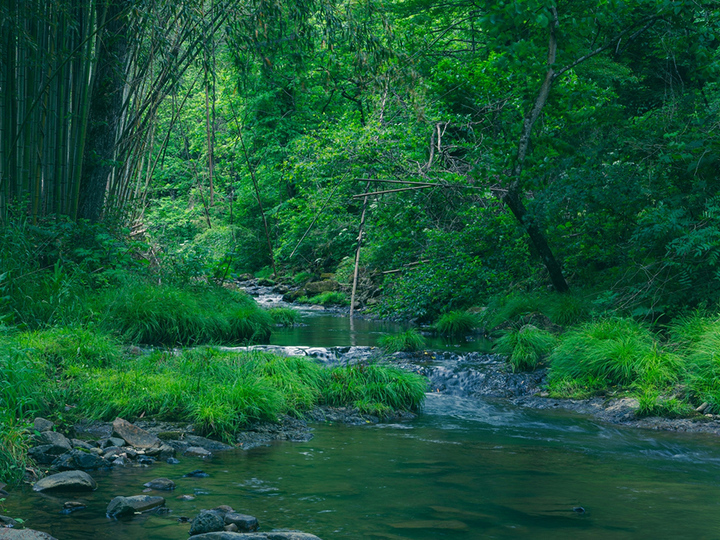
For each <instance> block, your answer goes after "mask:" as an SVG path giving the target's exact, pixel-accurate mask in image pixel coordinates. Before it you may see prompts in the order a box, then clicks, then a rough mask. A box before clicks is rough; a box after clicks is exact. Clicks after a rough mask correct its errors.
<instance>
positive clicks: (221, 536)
mask: <svg viewBox="0 0 720 540" xmlns="http://www.w3.org/2000/svg"><path fill="white" fill-rule="evenodd" d="M193 540H320V538H318V537H317V536H315V535H314V534H308V533H303V532H299V531H276V532H253V533H236V532H227V531H223V532H209V533H205V534H199V535H197V536H193Z"/></svg>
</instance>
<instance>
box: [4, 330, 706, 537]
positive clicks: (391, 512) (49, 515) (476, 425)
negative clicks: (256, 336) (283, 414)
mask: <svg viewBox="0 0 720 540" xmlns="http://www.w3.org/2000/svg"><path fill="white" fill-rule="evenodd" d="M372 331H375V330H372ZM378 331H379V330H378ZM346 338H347V334H346ZM293 344H294V345H320V343H299V342H295V343H293ZM323 344H324V345H350V343H347V342H346V343H340V342H338V343H323ZM356 344H358V345H363V344H369V343H356ZM719 443H720V441H718V439H717V437H716V436H710V435H700V434H676V433H661V432H653V431H642V430H632V429H628V428H617V427H613V426H609V425H605V424H601V423H599V422H596V421H594V420H592V419H587V418H584V417H582V416H578V415H575V414H572V413H566V412H551V411H550V412H549V411H533V410H527V409H520V408H517V407H514V406H512V405H509V404H507V403H506V402H503V401H492V400H480V399H474V398H464V397H459V396H451V395H444V394H429V395H428V398H427V402H426V405H425V409H424V412H423V414H421V415H420V416H419V417H418V418H417V419H415V420H413V421H410V422H407V423H399V424H378V425H365V426H345V425H316V426H315V427H314V438H313V439H312V440H311V441H309V442H303V443H292V442H283V443H276V444H274V445H273V446H270V447H261V448H255V449H252V450H248V451H242V450H237V451H228V452H221V453H218V454H217V455H216V457H215V458H213V459H212V460H211V461H208V462H202V461H199V460H196V459H193V458H181V463H180V464H179V465H168V464H165V463H158V464H155V465H152V466H151V467H146V468H128V469H116V470H112V471H107V472H102V471H101V472H93V473H92V475H93V477H94V478H95V479H96V480H97V482H98V485H99V488H98V490H97V491H96V492H94V493H92V494H91V495H72V494H63V495H40V494H35V493H33V492H32V491H31V490H30V489H28V488H22V489H21V490H19V491H15V492H13V493H12V494H11V495H10V497H8V498H7V500H6V501H5V502H3V503H2V506H0V513H2V514H5V515H10V516H12V517H20V518H24V519H25V520H26V525H27V526H28V527H31V528H34V529H38V530H43V531H46V532H49V533H51V534H52V535H53V536H55V537H56V538H58V539H59V540H71V539H73V540H74V539H94V540H95V539H97V540H101V539H112V540H122V539H144V538H147V539H158V540H159V539H178V540H179V539H183V540H184V539H186V538H187V537H188V530H189V525H188V524H187V523H180V522H179V521H178V518H179V517H181V516H186V517H189V518H192V517H194V516H195V515H197V513H198V512H199V511H200V510H201V509H209V508H213V507H215V506H218V505H221V504H227V505H230V506H232V507H233V508H234V509H235V510H236V511H239V512H243V513H247V514H252V515H254V516H256V517H257V518H258V519H259V520H260V526H261V530H264V531H269V530H271V529H272V528H289V529H298V530H302V531H305V532H310V533H313V534H316V535H318V536H319V537H320V538H322V539H323V540H332V539H335V538H338V539H340V538H354V539H364V538H367V539H406V540H430V539H438V538H443V539H458V540H460V539H475V538H533V539H557V538H568V539H575V538H577V539H585V538H593V539H594V538H598V539H605V538H611V539H625V538H633V539H636V538H652V539H657V538H673V539H675V538H678V539H679V538H688V539H701V538H708V539H711V538H720V444H719ZM197 468H202V469H203V470H204V471H206V472H207V473H209V474H210V476H209V477H208V478H182V475H183V474H185V473H187V472H189V471H191V470H193V469H197ZM163 476H164V477H168V478H171V479H172V480H174V481H175V482H176V484H177V488H176V490H175V491H174V492H172V493H156V494H159V495H163V496H165V497H166V498H167V508H168V509H169V512H168V513H166V514H152V513H151V514H146V515H139V516H135V517H133V518H131V519H122V520H110V519H108V518H106V517H105V515H104V512H105V508H106V506H107V504H108V502H109V501H110V500H111V499H112V498H113V497H114V496H116V495H126V496H129V495H136V494H139V493H141V492H142V489H143V488H142V484H143V483H144V482H147V481H148V480H151V479H153V478H157V477H163ZM181 495H194V496H195V497H196V498H195V499H194V500H192V501H181V500H179V499H178V497H179V496H181ZM67 500H80V501H85V502H87V504H88V508H87V509H86V510H82V511H79V512H76V513H73V514H70V515H61V514H60V513H59V511H60V509H61V507H62V503H63V502H65V501H67Z"/></svg>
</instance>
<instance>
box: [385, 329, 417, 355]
mask: <svg viewBox="0 0 720 540" xmlns="http://www.w3.org/2000/svg"><path fill="white" fill-rule="evenodd" d="M378 345H380V347H382V348H383V349H384V350H385V352H387V353H390V354H392V353H396V352H400V351H402V352H414V351H419V350H421V349H423V348H424V347H425V338H423V337H422V335H421V334H420V332H418V331H417V330H416V329H415V328H411V329H410V330H407V331H405V332H400V333H399V334H393V335H390V336H383V337H381V338H380V339H379V340H378Z"/></svg>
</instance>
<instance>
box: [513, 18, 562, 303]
mask: <svg viewBox="0 0 720 540" xmlns="http://www.w3.org/2000/svg"><path fill="white" fill-rule="evenodd" d="M553 14H554V16H555V17H554V21H553V22H551V23H550V36H549V43H548V70H547V73H546V74H545V80H544V81H543V83H542V85H541V86H540V91H539V92H538V96H537V98H536V99H535V104H534V105H533V108H532V109H531V110H530V112H529V113H528V115H527V116H526V117H525V120H524V121H523V129H522V132H521V133H520V140H519V142H518V150H517V158H516V160H515V167H514V168H513V171H512V175H511V182H510V186H509V187H508V190H507V192H506V193H505V195H504V196H503V198H502V199H503V202H504V203H505V204H507V205H508V208H510V211H511V212H512V213H513V215H514V216H515V218H516V219H517V220H518V221H519V222H520V224H521V225H522V226H523V228H524V229H525V231H526V232H527V233H528V236H529V237H530V241H531V242H532V244H533V246H534V247H535V249H536V250H537V252H538V254H539V255H540V258H541V259H542V261H543V264H544V265H545V268H546V269H547V271H548V274H549V275H550V281H551V282H552V284H553V287H555V290H556V291H557V292H560V293H563V292H567V291H569V290H570V287H569V286H568V284H567V281H565V276H564V275H563V272H562V268H561V267H560V264H559V263H558V262H557V259H555V256H554V255H553V252H552V249H550V244H548V241H547V239H546V238H545V234H544V233H543V231H542V230H541V229H540V227H538V225H537V223H535V221H534V220H533V219H532V218H531V217H530V216H528V215H527V209H526V208H525V205H524V204H523V202H522V198H521V190H520V176H521V174H522V170H523V165H524V163H525V157H526V156H527V151H528V147H529V145H530V137H531V135H532V129H533V126H534V125H535V122H536V121H537V119H538V117H539V116H540V112H541V111H542V109H543V107H544V106H545V103H546V102H547V98H548V95H549V94H550V88H551V87H552V83H553V80H554V79H555V71H554V70H553V64H554V63H555V54H556V52H557V38H556V36H555V29H556V27H557V25H558V18H557V12H556V11H555V9H554V8H553Z"/></svg>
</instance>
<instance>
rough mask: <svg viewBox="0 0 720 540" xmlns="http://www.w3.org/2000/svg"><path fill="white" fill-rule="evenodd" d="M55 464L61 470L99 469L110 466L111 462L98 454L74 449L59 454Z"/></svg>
mask: <svg viewBox="0 0 720 540" xmlns="http://www.w3.org/2000/svg"><path fill="white" fill-rule="evenodd" d="M52 464H53V466H54V467H55V468H56V469H57V470H59V471H73V470H75V469H81V470H88V471H89V470H97V469H105V468H108V467H110V462H109V461H108V460H107V459H105V458H102V457H100V456H98V455H96V454H92V453H90V452H84V451H83V450H79V449H74V450H71V451H70V452H67V453H65V454H63V455H62V456H59V457H58V458H57V459H56V460H55V461H53V463H52Z"/></svg>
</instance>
